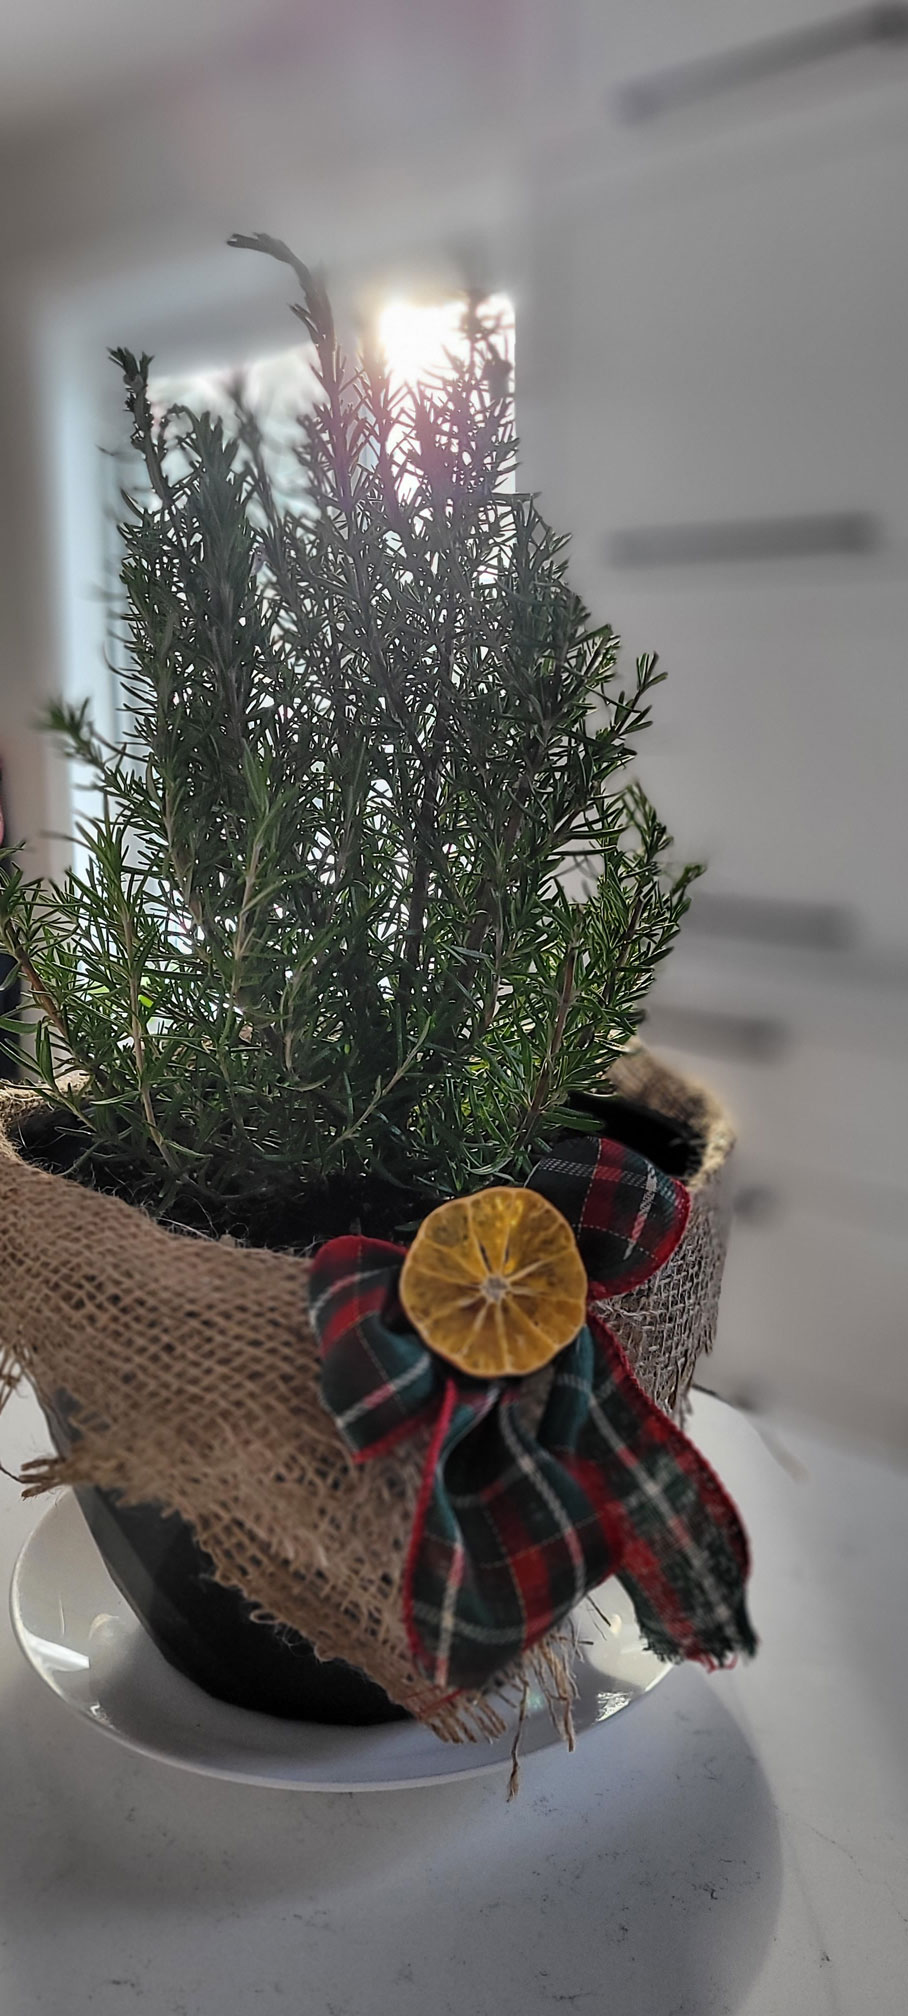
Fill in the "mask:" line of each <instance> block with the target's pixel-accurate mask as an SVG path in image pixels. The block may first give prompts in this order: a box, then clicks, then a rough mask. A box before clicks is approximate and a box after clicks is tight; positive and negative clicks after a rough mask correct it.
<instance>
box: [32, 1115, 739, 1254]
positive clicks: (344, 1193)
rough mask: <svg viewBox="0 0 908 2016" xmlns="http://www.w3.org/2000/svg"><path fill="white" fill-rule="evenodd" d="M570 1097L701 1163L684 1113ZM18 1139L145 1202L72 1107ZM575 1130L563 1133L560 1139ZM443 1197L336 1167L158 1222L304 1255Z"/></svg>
mask: <svg viewBox="0 0 908 2016" xmlns="http://www.w3.org/2000/svg"><path fill="white" fill-rule="evenodd" d="M572 1103H573V1105H574V1106H575V1107H576V1109H577V1111H578V1113H583V1114H584V1115H588V1116H589V1117H590V1118H592V1119H595V1120H597V1121H598V1122H599V1123H600V1131H601V1133H602V1134H604V1135H608V1136H609V1137H610V1139H612V1140H614V1141H621V1142H622V1143H624V1145H625V1146H627V1147H630V1148H634V1149H636V1150H637V1152H638V1153H639V1154H641V1155H646V1156H647V1157H648V1159H649V1160H650V1161H652V1162H655V1163H656V1164H657V1166H658V1167H659V1168H660V1169H663V1170H664V1171H665V1173H666V1175H669V1176H678V1177H680V1178H682V1180H683V1179H684V1178H685V1177H686V1176H690V1175H691V1174H692V1173H693V1171H694V1170H695V1169H696V1168H697V1166H698V1163H699V1160H700V1157H701V1154H702V1142H701V1140H700V1139H699V1137H698V1136H697V1135H695V1134H694V1133H693V1131H692V1130H691V1129H690V1128H689V1127H685V1126H683V1125H682V1124H681V1123H680V1122H678V1123H676V1122H672V1121H669V1120H667V1119H665V1117H664V1116H663V1115H662V1114H660V1113H656V1112H655V1111H654V1110H653V1109H652V1108H651V1107H648V1106H642V1105H640V1104H639V1103H638V1102H636V1101H634V1100H630V1099H618V1098H612V1097H608V1096H600V1095H598V1094H595V1093H590V1094H578V1095H577V1096H576V1097H575V1099H574V1100H573V1101H572ZM584 1131H586V1130H584ZM20 1139H21V1145H22V1153H23V1155H24V1157H25V1159H26V1160H27V1161H29V1162H33V1163H35V1164H36V1165H37V1166H38V1167H39V1168H42V1169H46V1170H47V1171H48V1172H49V1173H50V1174H52V1175H56V1176H70V1177H72V1178H73V1179H74V1180H75V1181H76V1182H78V1183H81V1184H84V1186H85V1187H86V1188H87V1189H92V1190H97V1191H100V1192H101V1193H103V1194H104V1195H106V1196H113V1197H118V1198H120V1200H121V1201H123V1202H125V1203H127V1204H135V1205H137V1206H138V1207H139V1208H147V1202H146V1199H147V1170H144V1169H143V1170H141V1171H140V1170H139V1169H138V1168H137V1167H136V1165H135V1164H133V1163H130V1161H129V1160H127V1159H126V1158H124V1157H118V1156H116V1154H115V1152H112V1151H111V1150H110V1149H109V1148H107V1147H105V1148H104V1150H103V1151H99V1150H98V1149H97V1147H96V1146H95V1147H93V1140H94V1137H93V1136H92V1133H91V1130H90V1129H89V1128H88V1127H85V1126H82V1125H81V1124H80V1122H79V1121H78V1120H76V1119H75V1118H74V1117H73V1116H71V1115H70V1114H67V1113H63V1114H61V1113H60V1112H55V1111H54V1110H53V1108H51V1107H42V1108H41V1109H40V1110H38V1111H37V1112H35V1113H33V1114H30V1115H29V1116H28V1118H27V1119H26V1120H24V1121H23V1122H22V1124H21V1129H20ZM570 1139H571V1135H570V1133H567V1134H565V1135H563V1136H561V1137H560V1139H559V1143H558V1144H556V1145H561V1143H567V1142H569V1141H570ZM441 1201H442V1200H441V1198H440V1196H437V1195H433V1193H432V1192H431V1191H429V1190H417V1189H413V1190H405V1189H402V1188H401V1187H400V1186H399V1185H397V1184H395V1183H392V1182H390V1181H388V1180H386V1179H384V1178H382V1177H379V1176H364V1177H343V1176H336V1177H331V1178H329V1179H328V1180H327V1181H326V1182H325V1183H322V1184H319V1185H318V1186H317V1187H316V1188H310V1189H308V1190H301V1191H300V1192H299V1193H298V1194H297V1195H296V1196H289V1197H288V1196H287V1195H285V1194H277V1195H275V1194H273V1193H272V1194H270V1195H266V1194H262V1195H260V1196H258V1197H252V1198H250V1197H249V1195H248V1194H246V1195H244V1196H243V1197H238V1198H237V1199H236V1200H232V1199H231V1198H229V1197H224V1198H220V1199H218V1200H217V1202H216V1204H214V1203H213V1202H212V1201H211V1200H210V1199H205V1200H202V1199H198V1200H194V1199H193V1198H192V1196H191V1195H188V1196H187V1195H184V1196H182V1197H181V1198H180V1200H179V1204H178V1205H177V1206H175V1207H174V1210H173V1212H172V1214H165V1215H162V1219H161V1222H162V1223H163V1224H165V1225H167V1226H168V1227H169V1229H170V1230H172V1231H177V1232H179V1231H183V1232H187V1233H195V1234H197V1235H199V1236H201V1237H203V1238H215V1239H219V1238H224V1237H229V1238H232V1239H235V1240H236V1241H237V1242H238V1243H239V1244H241V1245H244V1246H262V1247H266V1248H268V1249H270V1250H271V1251H272V1252H291V1253H300V1254H306V1253H311V1252H313V1251H314V1250H315V1249H316V1248H317V1247H318V1246H321V1245H323V1244H324V1242H325V1240H326V1239H335V1238H338V1237H341V1236H342V1235H343V1234H345V1233H350V1232H365V1233H367V1234H368V1235H369V1237H370V1238H373V1239H390V1240H393V1241H396V1242H397V1243H399V1244H406V1243H407V1242H408V1240H409V1239H410V1238H411V1237H412V1234H413V1232H414V1230H415V1228H416V1226H417V1225H418V1224H419V1223H420V1221H421V1219H423V1218H424V1217H425V1216H426V1214H427V1213H428V1212H429V1211H431V1210H432V1208H433V1205H435V1204H437V1203H440V1202H441Z"/></svg>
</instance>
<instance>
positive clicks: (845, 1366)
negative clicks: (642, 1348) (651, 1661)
mask: <svg viewBox="0 0 908 2016" xmlns="http://www.w3.org/2000/svg"><path fill="white" fill-rule="evenodd" d="M699 1376H700V1378H701V1380H702V1383H703V1384H705V1385H708V1386H714V1387H715V1388H716V1389H717V1390H718V1391H720V1392H724V1393H726V1394H727V1395H728V1397H729V1398H742V1399H745V1400H749V1401H751V1402H754V1403H756V1404H758V1405H759V1404H768V1405H777V1404H778V1405H780V1406H783V1407H784V1406H789V1407H796V1408H798V1409H803V1410H804V1411H805V1412H806V1413H809V1414H810V1415H811V1417H812V1418H813V1419H815V1420H819V1421H825V1422H826V1423H827V1424H828V1425H829V1426H830V1427H833V1428H836V1429H841V1430H843V1431H856V1432H858V1433H859V1434H863V1435H867V1436H868V1437H875V1438H877V1439H884V1440H886V1441H888V1442H889V1443H891V1444H892V1445H893V1446H894V1447H898V1448H900V1449H902V1450H906V1449H908V1240H906V1238H905V1236H904V1233H902V1234H899V1233H898V1232H896V1231H893V1230H885V1229H879V1230H876V1229H874V1228H873V1227H872V1226H870V1225H857V1224H852V1223H849V1222H848V1221H847V1220H846V1219H843V1218H841V1217H839V1216H836V1215H834V1214H832V1213H829V1212H824V1211H820V1210H816V1209H814V1208H812V1206H811V1205H810V1204H809V1203H801V1202H800V1201H796V1200H792V1199H791V1198H790V1197H788V1196H784V1195H783V1198H782V1202H781V1205H780V1208H779V1210H778V1212H777V1214H776V1215H774V1216H773V1217H772V1218H769V1219H767V1220H766V1222H765V1223H763V1224H762V1225H761V1224H757V1223H747V1222H743V1223H742V1222H739V1223H736V1224H735V1225H734V1226H733V1228H732V1238H731V1246H730V1251H729V1257H728V1264H727V1270H726V1276H725V1283H724V1286H723V1290H722V1300H721V1304H720V1310H719V1334H718V1341H717V1344H716V1348H715V1352H714V1354H713V1357H712V1358H711V1359H708V1360H706V1361H701V1368H700V1374H699Z"/></svg>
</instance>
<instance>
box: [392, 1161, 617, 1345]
mask: <svg viewBox="0 0 908 2016" xmlns="http://www.w3.org/2000/svg"><path fill="white" fill-rule="evenodd" d="M586 1285H587V1284H586V1271H585V1269H584V1265H583V1261H582V1260H581V1258H580V1254H579V1252H578V1250H577V1241H576V1240H575V1238H574V1234H573V1232H572V1231H571V1228H570V1226H569V1224H568V1222H567V1219H566V1218H563V1217H562V1215H561V1212H560V1211H556V1209H555V1206H554V1204H550V1203H549V1201H548V1199H547V1198H546V1197H540V1196H539V1195H538V1193H537V1192H536V1191H535V1190H517V1189H510V1188H508V1189H494V1190H480V1191H478V1192H477V1194H476V1196H475V1197H454V1198H452V1199H451V1201H450V1203H448V1204H439V1206H438V1209H437V1210H436V1211H431V1212H430V1213H429V1216H428V1218H425V1219H424V1220H423V1222H422V1224H421V1225H420V1228H419V1231H418V1232H417V1234H416V1237H415V1239H414V1241H413V1244H412V1246H411V1247H410V1250H409V1252H408V1254H407V1257H406V1259H405V1261H404V1264H403V1267H402V1269H401V1275H400V1291H399V1292H400V1299H401V1302H402V1304H403V1307H404V1310H405V1312H406V1314H407V1316H409V1318H410V1322H411V1323H412V1324H413V1326H414V1328H415V1329H416V1330H418V1331H419V1334H420V1336H421V1337H422V1338H424V1340H425V1342H426V1343H427V1344H428V1345H429V1346H430V1347H431V1349H432V1350H433V1351H437V1352H438V1353H439V1356H440V1357H442V1358H447V1359H448V1360H449V1362H450V1364H452V1365H456V1366H457V1367H458V1369H459V1370H460V1371H461V1372H469V1373H471V1374H472V1376H473V1377H474V1378H477V1379H502V1378H514V1377H516V1376H519V1375H521V1374H523V1373H527V1372H536V1371H538V1370H539V1367H540V1366H541V1365H547V1364H548V1362H549V1359H550V1358H554V1357H555V1355H556V1353H557V1352H559V1351H561V1350H563V1349H564V1346H565V1344H570V1342H571V1340H572V1338H574V1337H576V1335H577V1332H578V1330H579V1329H580V1328H581V1327H582V1325H583V1323H584V1321H585V1318H586Z"/></svg>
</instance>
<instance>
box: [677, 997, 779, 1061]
mask: <svg viewBox="0 0 908 2016" xmlns="http://www.w3.org/2000/svg"><path fill="white" fill-rule="evenodd" d="M646 1029H647V1034H648V1035H650V1036H652V1038H653V1041H654V1042H656V1043H669V1044H671V1045H672V1047H673V1048H674V1049H677V1050H692V1051H695V1052H696V1053H697V1054H698V1055H699V1056H702V1057H731V1058H734V1059H736V1060H737V1061H738V1062H739V1063H742V1064H774V1063H776V1061H777V1059H778V1058H779V1057H781V1056H783V1055H784V1053H785V1051H786V1050H787V1049H789V1048H790V1045H791V1042H792V1032H791V1030H790V1028H789V1027H788V1024H787V1023H785V1022H782V1021H780V1020H779V1019H778V1018H777V1017H776V1016H773V1015H736V1014H727V1013H725V1012H724V1011H722V1010H720V1009H716V1008H682V1007H680V1006H677V1007H676V1006H674V1005H673V1004H672V1003H670V1002H668V1001H665V1002H662V1001H660V1002H659V1003H658V1004H657V1005H656V1006H655V1007H654V1008H651V1009H650V1012H649V1014H648V1015H647V1018H646Z"/></svg>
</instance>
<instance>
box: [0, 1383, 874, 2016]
mask: <svg viewBox="0 0 908 2016" xmlns="http://www.w3.org/2000/svg"><path fill="white" fill-rule="evenodd" d="M691 1432H692V1434H693V1435H694V1437H695V1439H696V1440H697V1441H698V1442H699V1444H700V1446H701V1448H702V1449H703V1450H704V1452H705V1453H706V1454H707V1455H708V1456H709V1458H710V1460H711V1461H712V1462H713V1463H714V1464H715V1465H716V1467H717V1468H718V1469H719V1470H720V1471H721V1474H722V1475H723V1477H724V1479H725V1481H726V1482H727V1484H728V1486H729V1488H730V1489H731V1490H732V1492H733V1493H734V1495H735V1496H736V1498H737V1500H738V1503H739V1505H740V1507H741V1510H742V1512H743V1514H744V1517H745V1520H746V1523H747V1525H748V1527H749V1529H750V1533H751V1539H752V1543H753V1552H754V1576H753V1584H752V1596H753V1602H752V1609H753V1614H754V1618H755V1621H756V1624H757V1628H758V1630H759V1631H760V1633H761V1637H762V1641H763V1642H762V1649H761V1651H760V1654H759V1656H758V1658H757V1659H756V1660H755V1661H754V1662H753V1663H752V1664H751V1665H749V1666H747V1667H742V1668H739V1669H736V1670H735V1671H734V1672H731V1673H719V1674H714V1675H712V1676H708V1675H706V1674H705V1673H703V1672H701V1671H700V1670H699V1669H693V1668H689V1667H685V1668H684V1669H682V1670H680V1671H678V1672H676V1673H672V1674H670V1675H669V1676H668V1678H667V1679H666V1680H665V1682H664V1683H663V1685H662V1686H661V1687H658V1688H657V1689H656V1690H655V1692H654V1693H653V1694H652V1695H650V1696H648V1697H647V1698H646V1699H644V1700H643V1701H641V1702H640V1703H638V1704H637V1705H636V1706H635V1707H633V1708H631V1709H629V1710H628V1711H627V1712H626V1713H624V1714H621V1715H618V1716H616V1717H615V1718H614V1719H613V1720H612V1721H610V1722H607V1723H606V1724H604V1725H602V1726H601V1727H599V1728H597V1729H593V1730H591V1731H590V1732H589V1733H588V1734H587V1735H586V1736H585V1737H583V1738H582V1739H581V1741H580V1743H579V1745H578V1748H577V1750H576V1752H575V1754H574V1755H573V1756H572V1757H570V1756H568V1755H567V1754H566V1753H565V1752H563V1751H562V1750H560V1749H553V1750H549V1751H547V1752H544V1753H543V1754H542V1755H540V1756H537V1757H532V1758H529V1759H527V1760H526V1762H525V1764H524V1767H523V1776H522V1784H521V1790H520V1794H519V1797H518V1798H517V1800H516V1801H514V1802H513V1803H512V1804H511V1805H508V1804H507V1803H506V1800H505V1790H506V1774H505V1773H504V1772H502V1773H500V1774H499V1773H494V1774H492V1775H491V1776H489V1777H486V1778H480V1779H472V1780H469V1781H460V1782H458V1781H454V1782H452V1783H449V1784H447V1785H444V1786H441V1787H439V1788H433V1789H429V1790H425V1789H424V1790H417V1791H410V1792H389V1793H373V1794H367V1795H357V1794H352V1793H339V1794H331V1795H321V1796H320V1795H317V1794H307V1793H299V1792H291V1791H278V1792H270V1791H262V1790H258V1789H256V1788H252V1787H246V1786H242V1785H236V1784H228V1783H221V1782H219V1781H216V1780H210V1779H202V1778H196V1777H193V1776H190V1775H189V1774H187V1773H185V1772H182V1771H177V1770H174V1769H171V1768H170V1767H168V1766H167V1765H164V1764H158V1763H154V1762H152V1761H150V1760H148V1759H145V1758H142V1757H139V1756H134V1755H132V1754H131V1753H130V1752H128V1751H125V1750H123V1749H121V1748H120V1747H119V1746H118V1745H116V1744H114V1743H112V1742H111V1741H110V1740H109V1739H108V1738H106V1737H105V1736H103V1735H102V1734H101V1733H100V1732H97V1731H95V1730H93V1729H92V1728H91V1727H89V1726H88V1725H87V1724H83V1723H81V1722H79V1721H78V1720H77V1719H76V1718H75V1717H74V1716H72V1715H71V1714H69V1713H68V1712H67V1710H66V1709H65V1708H64V1707H63V1706H62V1705H61V1703H60V1702H59V1701H57V1700H56V1699H55V1698H54V1697H53V1696H52V1695H51V1694H50V1693H49V1692H48V1691H47V1690H46V1689H45V1688H44V1687H43V1686H42V1684H41V1682H40V1681H39V1680H38V1678H37V1677H36V1676H35V1675H34V1674H33V1673H32V1672H31V1671H30V1669H29V1668H28V1667H27V1666H26V1664H25V1661H24V1660H23V1658H22V1656H21V1653H20V1652H19V1649H18V1647H17V1646H16V1643H15V1641H14V1639H13V1635H12V1631H11V1628H10V1626H9V1623H8V1621H6V1619H5V1618H4V1619H2V1621H0V1689H2V1719H0V1731H2V1737H0V1745H2V1747H0V1759H2V1762H0V1812H2V1816H3V1824H2V1828H0V2016H64V2012H66V2016H82V2012H92V2016H130V2012H131V2011H132V2010H133V2009H135V2011H136V2012H137V2016H209V2012H210V2016H258V2012H261V2016H267V2012H271V2011H274V2012H275V2016H278V2012H280V2016H291V2012H293V2016H297V2012H300V2016H302V2012H305V2016H316V2012H318V2016H321V2012H324V2016H392V2012H393V2016H407V2012H413V2016H556V2012H557V2011H559V2010H561V2011H567V2012H570V2011H572V2010H576V2011H578V2012H580V2016H583V2012H584V2011H587V2010H588V2011H589V2012H590V2016H593V2012H598V2011H599V2010H608V2012H609V2016H731V2012H742V2016H789V2012H796V2016H815V2012H816V2016H820V2012H822V2016H858V2012H863V2011H865V2010H867V2011H873V2016H904V2011H905V2009H906V2007H908V1989H906V1975H908V1783H906V1780H908V1737H906V1724H908V1717H906V1713H905V1707H906V1691H908V1690H906V1680H905V1675H906V1672H908V1657H906V1654H908V1604H906V1600H905V1598H906V1593H908V1590H906V1569H905V1559H906V1549H905V1535H906V1531H908V1475H906V1474H905V1473H903V1472H901V1471H900V1470H898V1469H896V1468H894V1467H892V1466H891V1465H888V1464H887V1463H886V1462H885V1461H882V1460H876V1459H875V1458H874V1457H873V1456H872V1455H869V1454H867V1453H866V1452H861V1451H858V1450H856V1449H851V1448H847V1447H835V1446H833V1445H831V1444H830V1443H828V1442H825V1441H823V1440H821V1439H820V1438H819V1437H817V1436H815V1435H813V1434H809V1433H806V1432H805V1431H804V1430H803V1429H802V1428H798V1429H796V1428H793V1427H791V1426H790V1425H785V1426H783V1427H778V1426H777V1427H776V1428H775V1431H774V1438H773V1437H769V1436H768V1435H764V1433H763V1432H762V1431H761V1429H760V1427H759V1424H755V1423H754V1422H753V1421H752V1420H749V1419H746V1418H744V1417H743V1416H741V1415H739V1414H737V1413H735V1412H734V1411H733V1410H732V1409H731V1408H729V1407H727V1406H725V1405H724V1404H723V1403H721V1402H719V1401H717V1400H715V1399H713V1398H711V1397H709V1396H706V1395H698V1396H697V1399H696V1403H695V1408H694V1413H693V1419H692V1423H691ZM44 1441H45V1438H44V1436H43V1434H42V1429H41V1426H40V1423H39V1419H38V1416H37V1413H36V1410H35V1409H34V1407H33V1405H32V1403H31V1402H30V1401H29V1400H16V1401H14V1402H13V1403H12V1404H11V1407H10V1409H9V1412H8V1414H7V1415H6V1416H5V1417H4V1421H3V1424H2V1428H0V1457H2V1460H3V1462H4V1464H5V1465H6V1466H7V1468H9V1469H13V1468H15V1467H16V1465H17V1464H18V1463H19V1462H20V1461H21V1460H22V1459H23V1457H24V1456H27V1455H30V1454H35V1453H38V1452H39V1451H40V1450H41V1449H42V1448H43V1447H44ZM40 1512H41V1507H40V1505H39V1506H36V1505H35V1504H34V1502H32V1503H29V1504H23V1503H22V1502H21V1501H20V1498H19V1494H18V1492H17V1489H16V1486H15V1484H14V1483H13V1482H12V1481H10V1480H8V1479H7V1478H6V1477H0V1513H2V1517H0V1557H2V1566H3V1573H4V1576H5V1578H6V1580H7V1581H8V1578H9V1574H10V1572H11V1569H12V1566H13V1562H14V1560H15V1557H16V1554H17V1552H18V1549H19V1547H20V1546H21V1544H22V1541H23V1540H24V1539H25V1536H26V1534H27V1532H28V1531H29V1530H30V1528H31V1526H32V1525H33V1524H34V1523H35V1520H36V1519H37V1518H38V1517H40Z"/></svg>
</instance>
